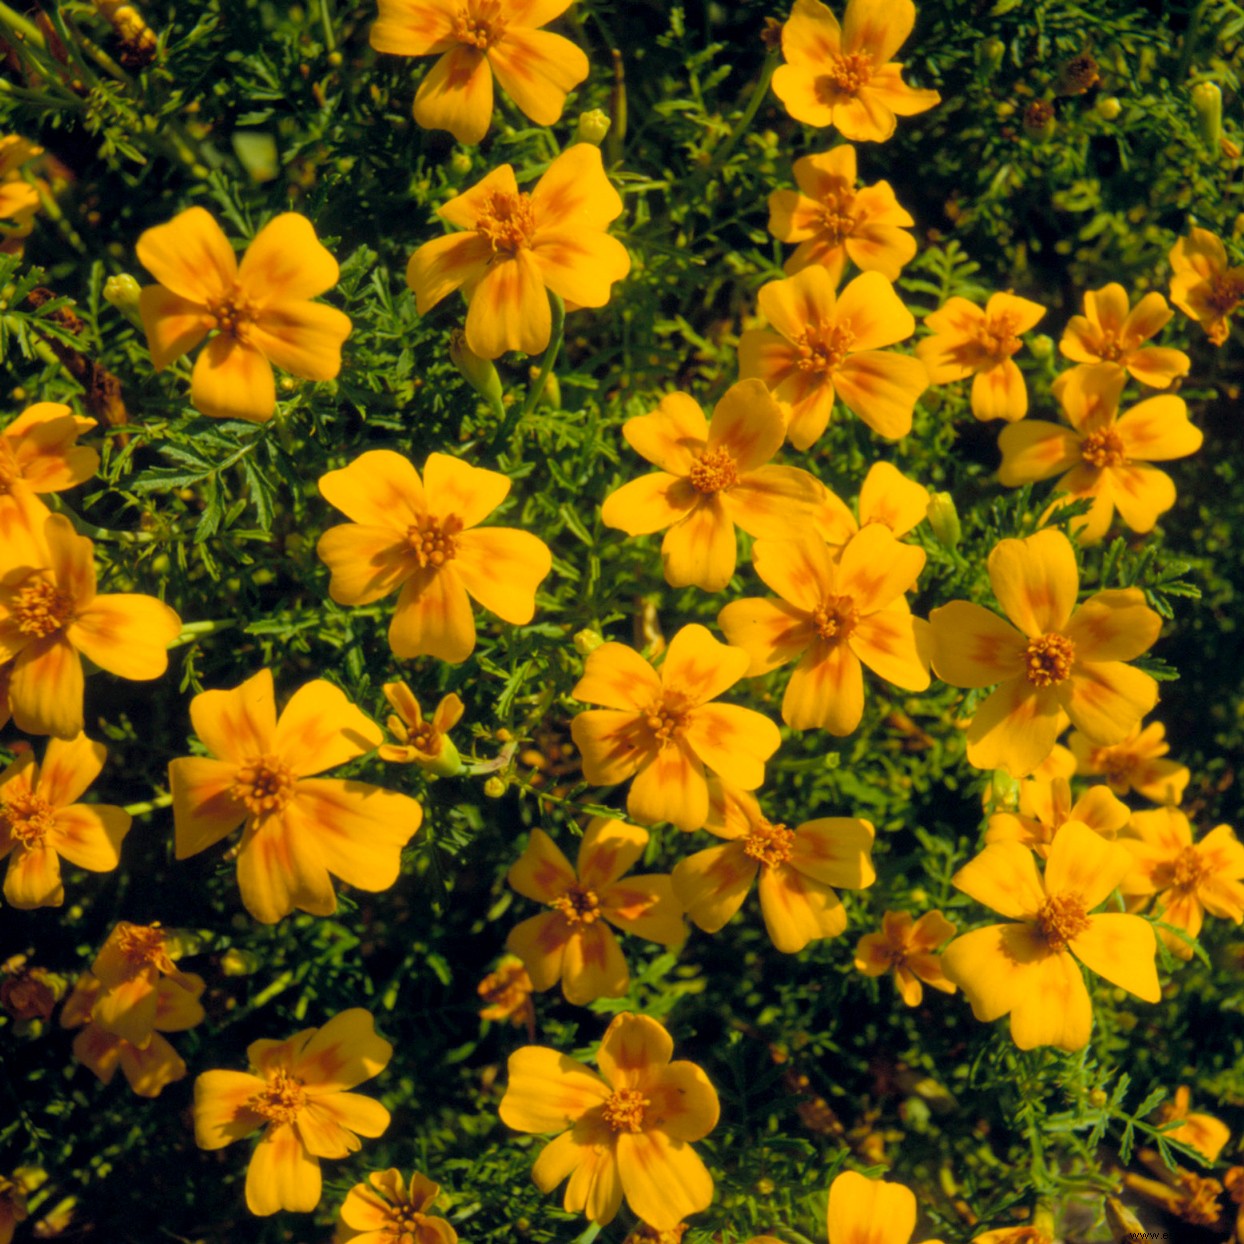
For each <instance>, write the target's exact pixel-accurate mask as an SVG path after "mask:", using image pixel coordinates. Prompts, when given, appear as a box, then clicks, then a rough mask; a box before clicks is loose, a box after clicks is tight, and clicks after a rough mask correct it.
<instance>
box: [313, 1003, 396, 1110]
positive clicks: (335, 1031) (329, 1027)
mask: <svg viewBox="0 0 1244 1244" xmlns="http://www.w3.org/2000/svg"><path fill="white" fill-rule="evenodd" d="M392 1057H393V1046H392V1045H390V1044H389V1042H388V1041H386V1040H385V1039H384V1038H383V1037H381V1036H379V1035H378V1034H377V1032H376V1020H375V1017H374V1016H373V1015H372V1013H371V1012H370V1011H368V1010H365V1009H364V1008H363V1007H357V1006H356V1007H350V1008H349V1009H348V1010H345V1011H341V1012H340V1013H339V1014H337V1015H334V1016H333V1017H332V1019H330V1020H329V1021H328V1023H326V1024H324V1025H323V1026H322V1027H320V1028H316V1029H313V1030H312V1032H311V1037H310V1039H309V1040H308V1041H307V1043H306V1044H305V1045H304V1046H303V1047H302V1048H301V1050H299V1052H298V1056H297V1058H296V1059H295V1060H294V1063H293V1068H292V1070H293V1073H294V1074H295V1075H297V1076H298V1078H299V1079H300V1080H302V1081H303V1083H304V1084H305V1085H306V1090H307V1095H308V1096H309V1097H314V1098H316V1099H317V1100H318V1099H320V1098H322V1097H323V1096H324V1095H325V1094H332V1093H343V1092H346V1091H347V1090H349V1089H352V1088H357V1087H358V1086H359V1085H360V1084H362V1083H363V1081H364V1080H370V1079H372V1077H373V1076H378V1075H379V1074H380V1073H381V1072H382V1071H383V1070H384V1069H385V1068H386V1067H387V1066H388V1065H389V1059H390V1058H392Z"/></svg>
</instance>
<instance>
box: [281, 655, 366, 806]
mask: <svg viewBox="0 0 1244 1244" xmlns="http://www.w3.org/2000/svg"><path fill="white" fill-rule="evenodd" d="M382 742H384V734H383V732H382V731H381V729H380V727H379V726H378V725H376V723H375V722H374V721H372V719H371V718H370V717H368V716H367V714H366V713H364V712H363V711H362V710H361V709H359V708H356V707H355V706H354V705H353V704H352V703H351V702H350V700H349V699H348V698H347V696H346V693H345V692H344V691H342V690H341V688H340V687H335V686H333V684H332V683H330V682H326V681H325V680H324V679H322V678H316V679H314V680H313V681H311V682H309V683H304V684H303V685H302V686H301V687H299V688H298V690H297V691H295V692H294V694H293V695H292V696H291V697H290V700H289V703H288V704H286V706H285V709H284V711H283V712H282V713H281V716H280V719H279V720H278V721H277V724H276V730H275V731H274V732H273V735H272V749H273V751H274V752H275V753H276V754H277V755H278V756H280V757H281V759H282V760H284V761H285V763H286V764H287V765H289V767H290V770H291V771H292V772H293V774H294V776H295V777H305V776H307V775H308V774H311V773H323V771H324V770H325V769H335V768H336V767H337V766H338V765H343V764H345V763H346V762H347V761H350V760H356V759H357V758H358V757H359V756H362V755H363V754H364V753H366V752H369V751H371V750H372V748H374V747H379V746H380V744H381V743H382ZM300 789H301V788H300Z"/></svg>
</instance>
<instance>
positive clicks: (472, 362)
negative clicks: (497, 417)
mask: <svg viewBox="0 0 1244 1244" xmlns="http://www.w3.org/2000/svg"><path fill="white" fill-rule="evenodd" d="M449 358H450V360H451V362H452V363H453V365H454V366H455V367H456V368H457V369H458V370H459V371H460V372H461V373H462V378H463V379H464V380H465V381H466V382H467V384H469V385H470V386H471V388H473V389H474V390H475V392H476V393H478V394H479V395H480V397H482V398H483V399H484V401H486V402H487V403H488V404H489V405H490V406H496V405H498V404H499V403H500V401H501V377H500V376H498V375H497V369H496V368H495V367H494V366H493V364H492V361H491V360H490V359H482V358H480V356H479V355H478V354H476V353H475V351H474V350H472V349H471V347H470V346H468V345H467V343H466V334H465V333H464V332H463V331H462V329H460V328H455V329H454V330H453V331H452V332H451V333H450V334H449Z"/></svg>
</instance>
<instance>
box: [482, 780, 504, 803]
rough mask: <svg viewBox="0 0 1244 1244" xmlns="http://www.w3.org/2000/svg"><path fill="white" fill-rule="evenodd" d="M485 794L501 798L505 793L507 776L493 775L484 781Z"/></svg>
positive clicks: (491, 797) (492, 797)
mask: <svg viewBox="0 0 1244 1244" xmlns="http://www.w3.org/2000/svg"><path fill="white" fill-rule="evenodd" d="M484 794H485V795H487V796H488V798H489V799H500V798H501V796H502V795H504V794H505V778H501V777H497V776H495V775H494V776H493V777H490V778H489V779H488V781H486V782H485V783H484Z"/></svg>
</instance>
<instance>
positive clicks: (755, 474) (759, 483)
mask: <svg viewBox="0 0 1244 1244" xmlns="http://www.w3.org/2000/svg"><path fill="white" fill-rule="evenodd" d="M723 497H724V506H725V511H726V513H727V515H728V516H729V518H730V520H731V522H733V523H734V524H736V525H737V526H739V527H741V528H742V529H743V530H744V531H746V532H747V534H748V535H749V536H756V537H758V538H760V539H769V540H789V539H790V538H791V537H792V536H794V535H797V534H798V533H799V532H801V531H805V530H807V527H808V525H809V524H811V523H814V522H815V521H816V519H817V516H818V515H819V514H820V513H821V511H822V508H823V506H824V504H825V486H824V485H823V484H822V483H821V482H820V480H818V479H817V478H816V476H814V475H812V474H810V473H809V472H807V471H805V470H803V469H802V468H800V467H790V466H774V465H772V464H771V465H768V466H761V467H757V468H756V469H755V470H754V471H749V472H748V473H747V474H746V475H744V476H743V478H742V479H740V480H739V482H738V483H737V484H735V485H734V487H733V488H731V489H730V490H729V492H727V493H725V494H723Z"/></svg>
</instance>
